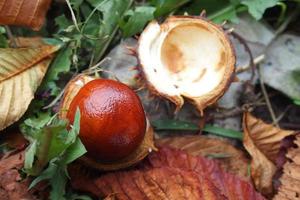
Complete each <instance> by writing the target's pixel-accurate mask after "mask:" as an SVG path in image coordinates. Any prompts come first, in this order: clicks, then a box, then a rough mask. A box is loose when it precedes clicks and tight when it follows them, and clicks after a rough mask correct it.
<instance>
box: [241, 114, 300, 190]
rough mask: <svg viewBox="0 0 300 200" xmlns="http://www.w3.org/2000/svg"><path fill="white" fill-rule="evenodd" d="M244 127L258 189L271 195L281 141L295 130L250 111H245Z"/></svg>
mask: <svg viewBox="0 0 300 200" xmlns="http://www.w3.org/2000/svg"><path fill="white" fill-rule="evenodd" d="M243 127H244V139H243V144H244V147H245V148H246V150H247V151H248V153H249V154H250V155H251V157H252V161H251V177H252V179H253V181H254V184H255V186H256V189H258V190H259V191H260V192H262V193H263V194H265V195H270V194H272V192H273V185H272V178H273V176H274V174H275V172H276V170H277V169H276V166H275V164H274V163H275V161H276V157H277V155H278V153H279V150H280V142H281V140H282V139H283V138H285V137H287V136H289V135H293V134H295V132H294V131H288V130H282V129H280V128H276V127H275V126H273V125H270V124H266V123H264V122H263V121H262V120H260V119H257V118H255V117H253V116H252V115H251V114H250V113H248V112H246V113H244V118H243Z"/></svg>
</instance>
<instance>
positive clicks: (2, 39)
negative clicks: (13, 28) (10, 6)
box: [0, 26, 8, 48]
mask: <svg viewBox="0 0 300 200" xmlns="http://www.w3.org/2000/svg"><path fill="white" fill-rule="evenodd" d="M5 34H6V30H5V28H4V27H2V26H0V48H6V47H8V42H7V38H6V36H5Z"/></svg>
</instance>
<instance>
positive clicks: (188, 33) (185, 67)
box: [137, 16, 235, 113]
mask: <svg viewBox="0 0 300 200" xmlns="http://www.w3.org/2000/svg"><path fill="white" fill-rule="evenodd" d="M137 52H138V58H139V62H140V68H141V71H142V73H143V76H144V78H145V79H146V82H147V85H148V87H149V89H150V90H151V91H152V92H154V93H155V94H157V95H159V96H162V97H165V98H167V99H169V100H170V101H172V102H173V103H175V105H176V108H177V110H178V109H180V108H181V106H182V105H183V103H184V98H186V99H188V100H190V101H191V102H192V103H193V104H194V105H195V106H196V107H197V109H198V110H199V111H200V113H202V112H203V109H204V108H205V107H207V106H209V105H211V104H213V103H215V102H216V101H217V99H219V98H220V97H221V96H222V95H223V94H224V92H225V90H226V89H227V87H228V86H229V83H230V82H231V79H232V76H233V72H234V65H235V53H234V50H233V47H232V45H231V42H230V40H229V38H228V36H227V33H226V32H225V31H224V30H223V29H222V27H221V26H219V25H217V24H214V23H212V22H210V21H207V20H206V19H204V18H202V17H195V16H171V17H169V18H167V19H166V20H165V21H164V22H163V23H161V24H159V23H158V22H157V21H152V22H151V23H150V24H149V25H148V26H147V27H146V28H145V30H144V31H143V33H142V34H141V36H140V38H139V45H138V49H137Z"/></svg>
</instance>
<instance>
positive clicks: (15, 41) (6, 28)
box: [4, 26, 19, 48]
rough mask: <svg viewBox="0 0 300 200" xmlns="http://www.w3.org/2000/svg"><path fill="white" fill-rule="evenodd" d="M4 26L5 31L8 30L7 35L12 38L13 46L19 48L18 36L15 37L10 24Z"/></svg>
mask: <svg viewBox="0 0 300 200" xmlns="http://www.w3.org/2000/svg"><path fill="white" fill-rule="evenodd" d="M4 27H5V31H6V33H7V36H8V38H9V40H10V41H11V43H12V47H13V48H17V47H18V46H19V45H18V43H17V40H16V38H15V37H14V35H13V34H12V32H11V30H10V28H9V26H4Z"/></svg>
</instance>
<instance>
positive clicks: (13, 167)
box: [0, 151, 37, 200]
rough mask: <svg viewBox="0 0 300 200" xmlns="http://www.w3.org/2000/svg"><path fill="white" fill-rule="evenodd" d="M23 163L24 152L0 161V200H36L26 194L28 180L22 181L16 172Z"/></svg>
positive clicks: (28, 193) (31, 195)
mask: <svg viewBox="0 0 300 200" xmlns="http://www.w3.org/2000/svg"><path fill="white" fill-rule="evenodd" d="M23 162H24V151H21V152H18V153H15V154H12V155H8V157H6V156H5V157H3V158H2V159H1V160H0V199H3V200H5V199H32V200H34V199H37V198H35V196H33V194H32V193H31V192H28V186H29V183H30V182H29V180H28V179H25V180H22V178H21V177H20V174H19V172H18V170H20V169H21V168H22V166H23Z"/></svg>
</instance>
